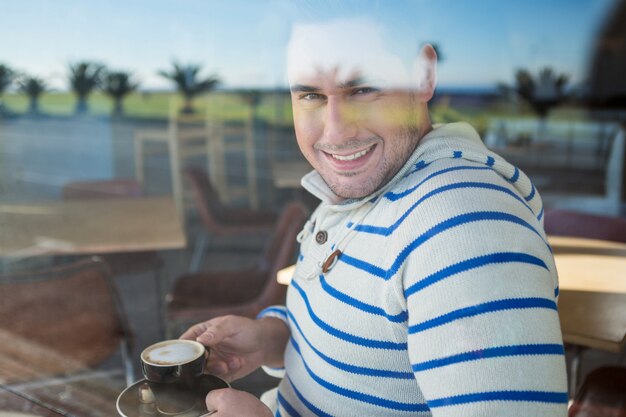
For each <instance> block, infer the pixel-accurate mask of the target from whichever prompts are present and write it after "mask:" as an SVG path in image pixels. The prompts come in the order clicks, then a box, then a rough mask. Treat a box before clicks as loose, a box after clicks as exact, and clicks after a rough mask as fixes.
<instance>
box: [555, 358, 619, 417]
mask: <svg viewBox="0 0 626 417" xmlns="http://www.w3.org/2000/svg"><path fill="white" fill-rule="evenodd" d="M567 415H568V417H626V368H625V367H623V366H603V367H600V368H597V369H594V370H593V371H591V372H590V373H589V374H588V375H587V377H586V378H585V380H584V381H583V383H582V385H581V387H580V389H579V390H578V391H577V392H576V394H575V395H574V399H573V401H572V404H571V406H570V408H569V410H568V413H567Z"/></svg>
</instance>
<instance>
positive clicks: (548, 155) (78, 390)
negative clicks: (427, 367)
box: [0, 0, 626, 416]
mask: <svg viewBox="0 0 626 417" xmlns="http://www.w3.org/2000/svg"><path fill="white" fill-rule="evenodd" d="M364 3H366V4H365V5H364V6H363V8H362V10H363V12H362V13H363V14H367V13H368V10H370V9H371V10H373V11H376V12H377V13H378V14H379V15H380V16H382V18H384V19H394V17H397V16H400V15H407V14H409V15H410V14H414V15H416V16H427V17H428V18H424V17H422V18H421V20H419V21H418V20H416V25H418V24H422V25H424V29H423V32H424V33H425V34H428V35H427V36H428V38H427V39H419V40H418V39H416V40H415V50H416V51H417V50H419V46H420V44H421V43H422V42H424V41H428V42H430V43H432V44H433V46H435V49H436V50H437V52H438V55H439V86H438V88H437V92H436V94H435V97H434V98H433V100H432V102H431V104H430V108H431V112H432V118H433V121H434V122H435V123H447V122H454V121H467V122H469V123H471V124H472V125H473V126H474V127H475V128H476V129H477V130H478V132H479V133H480V134H481V136H482V138H483V140H484V142H485V144H486V145H487V146H488V147H489V148H490V149H492V150H494V151H496V152H497V153H499V154H501V155H502V156H504V157H505V158H507V159H508V160H509V161H511V162H512V163H514V164H516V165H517V166H518V167H519V168H520V169H522V170H523V171H525V172H526V173H527V174H528V175H529V176H530V178H531V179H532V180H533V181H534V183H535V185H536V186H537V188H538V189H539V191H540V192H541V195H542V197H543V200H544V205H545V210H546V216H545V221H546V228H547V230H548V233H551V234H555V235H563V236H577V237H581V238H594V239H600V240H603V241H609V242H613V243H615V245H616V246H615V247H612V249H611V250H612V251H613V252H612V253H613V255H615V256H616V257H618V258H622V260H623V259H626V245H625V244H626V227H624V223H626V200H625V196H626V170H625V169H624V163H625V158H626V146H625V140H626V139H625V132H626V77H625V76H624V74H626V29H625V28H626V2H624V1H617V0H579V1H575V2H567V1H564V0H554V1H550V2H544V1H539V0H530V1H525V2H501V1H493V0H488V1H484V2H480V3H479V4H476V3H475V2H471V3H470V2H460V1H452V0H446V1H415V2H412V1H400V2H376V1H373V0H372V1H367V2H364ZM316 8H320V9H324V8H326V9H328V11H327V12H323V13H322V14H326V17H333V16H334V13H339V14H340V13H343V12H345V10H344V9H343V8H342V9H341V11H340V12H337V10H335V9H334V8H333V7H331V6H329V4H327V3H326V2H321V3H319V4H315V3H312V2H308V1H302V2H287V1H270V0H265V1H251V0H236V1H230V2H218V1H209V2H195V1H190V0H186V1H180V2H168V1H164V0H160V1H150V2H148V1H137V2H132V3H131V2H121V1H117V0H116V1H109V2H103V3H94V2H87V3H85V2H78V1H72V0H62V1H57V2H45V1H43V0H39V1H31V2H7V3H6V4H3V5H2V13H1V14H0V273H1V274H2V279H1V280H0V313H1V314H0V315H1V317H0V340H1V343H0V345H1V346H2V348H0V385H2V387H3V389H0V410H1V409H3V408H4V409H7V410H9V409H10V410H14V411H22V412H25V411H28V412H30V413H31V414H35V415H58V414H54V412H53V411H50V410H49V408H56V409H57V411H58V410H65V411H64V412H66V413H67V414H65V415H78V416H83V415H93V416H99V415H103V416H104V415H107V416H110V415H114V414H115V398H116V397H117V394H119V392H120V391H121V390H122V389H123V388H124V386H125V384H126V383H127V382H130V381H134V380H136V379H138V378H139V375H140V374H139V373H138V367H137V364H138V356H139V352H140V351H141V350H142V349H143V348H144V347H146V346H148V345H149V344H151V343H154V342H156V341H158V340H161V339H163V338H166V337H177V336H178V335H180V333H181V332H182V331H183V330H184V329H185V328H186V327H187V326H188V325H189V324H191V323H194V322H196V321H198V320H201V319H207V318H210V317H214V316H217V315H221V314H226V313H237V314H246V315H249V316H251V317H254V315H255V314H256V313H257V312H258V311H259V310H260V309H262V308H263V307H265V306H268V305H271V304H276V303H280V302H281V300H282V299H283V297H284V292H285V286H284V285H281V284H278V283H277V282H276V273H277V272H278V270H280V269H282V268H284V267H286V266H288V265H290V264H291V263H293V261H294V259H295V256H296V251H297V248H296V247H295V245H294V242H293V241H294V239H295V234H296V233H297V231H298V230H299V226H300V225H301V224H302V223H303V222H304V219H305V218H306V215H307V213H309V212H310V211H311V210H312V209H313V208H314V207H315V204H316V202H315V201H314V200H313V198H312V197H310V196H309V195H308V194H307V193H306V192H305V191H304V190H303V189H302V188H301V186H300V181H299V180H300V177H301V176H302V175H303V174H304V173H306V172H308V170H310V166H309V165H308V164H307V162H306V161H305V160H304V159H303V157H302V156H301V154H300V152H299V149H298V146H297V143H296V140H295V137H294V133H293V123H292V118H291V104H290V97H289V92H288V88H287V83H286V80H285V73H284V57H283V52H284V50H283V47H284V43H285V41H286V39H287V36H288V33H289V24H290V22H292V21H296V20H297V19H298V18H299V17H300V16H301V15H302V14H304V15H306V14H307V13H310V12H311V10H313V9H316ZM318 12H319V11H318ZM416 19H417V17H416ZM404 41H406V39H405V40H404ZM579 214H580V215H581V216H582V217H577V215H579ZM586 215H587V216H586ZM568 216H569V217H568ZM585 216H586V217H585ZM619 242H621V243H622V246H620V243H619ZM92 256H97V257H98V258H97V259H93V258H92ZM618 265H621V266H617V267H616V268H621V267H622V266H624V265H626V264H624V263H623V262H622V263H621V264H618ZM34 271H36V272H34ZM614 273H615V272H614ZM616 275H619V276H620V277H621V279H622V280H624V279H626V269H622V270H621V272H618V273H616ZM624 287H625V284H624V282H621V283H616V284H615V288H617V289H615V290H614V291H613V290H609V291H608V292H612V293H614V294H612V296H615V297H617V298H615V299H612V301H611V302H612V303H613V304H612V306H613V309H612V310H611V313H610V316H607V317H606V320H604V321H606V322H609V323H611V326H613V327H614V328H613V330H615V332H617V333H618V334H621V335H622V338H621V339H620V340H618V341H617V345H612V346H611V347H609V348H606V347H604V348H603V346H602V345H597V344H596V345H593V346H589V345H577V344H575V343H573V344H568V349H567V359H568V369H569V370H570V371H571V372H574V373H576V374H577V375H576V379H575V380H574V381H573V382H572V378H573V377H574V375H572V374H570V384H572V383H573V385H571V389H570V395H572V396H573V395H574V393H575V391H577V390H578V389H579V388H580V386H581V384H582V383H583V381H586V378H587V376H589V375H590V374H591V373H592V371H594V370H597V369H598V368H601V367H604V366H607V365H608V366H619V365H621V367H623V366H624V365H626V361H625V358H624V337H623V335H624V334H626V298H625V297H626V294H625V293H626V291H625V290H624ZM87 295H90V296H89V297H87ZM77 300H81V301H80V303H79V305H76V304H77ZM105 316H106V317H109V318H108V319H107V320H109V319H110V322H109V323H100V321H102V320H101V319H98V317H105ZM604 321H603V322H604ZM83 325H86V326H85V327H81V326H83ZM100 325H102V326H104V329H103V330H101V332H102V333H101V334H109V337H106V338H102V340H95V338H94V337H91V336H90V334H91V333H94V332H95V329H96V328H97V326H100ZM89 329H91V330H89ZM107 332H108V333H107ZM96 333H97V332H96ZM59 335H62V336H59ZM76 335H81V337H76ZM91 345H93V346H94V347H93V348H89V349H86V348H85V346H91ZM120 345H121V346H122V347H123V348H122V349H118V347H119V346H120ZM9 346H10V347H9ZM78 347H80V348H78ZM85 350H89V351H90V352H85ZM80 352H82V353H80ZM81 355H82V356H81ZM83 356H84V357H83ZM29 364H32V365H29ZM132 367H134V368H135V369H134V373H132V372H133V371H130V370H129V369H130V368H132ZM86 368H88V369H90V371H91V372H89V373H86V372H84V370H85V369H86ZM620 369H622V371H623V368H620ZM611 371H612V372H619V371H616V369H613V368H612V369H611ZM611 375H612V376H611V377H610V378H619V376H616V375H617V374H615V375H613V374H611ZM622 378H623V377H622ZM618 380H619V379H615V381H618ZM621 381H623V379H622V380H621ZM276 384H277V381H276V380H275V379H273V378H271V377H268V376H265V375H264V374H262V373H260V372H259V373H256V374H253V375H252V376H250V377H249V378H246V379H245V380H243V381H240V382H239V383H237V384H235V386H237V387H240V388H242V389H246V390H248V391H250V392H253V393H255V394H260V393H261V392H262V391H264V390H266V389H268V388H271V387H272V386H275V385H276ZM621 386H622V388H623V387H624V386H626V384H622V385H621ZM586 389H588V390H590V389H592V388H586ZM593 389H595V388H593ZM621 394H624V397H623V398H626V393H625V392H624V391H623V390H622V391H621ZM621 394H619V395H618V397H619V396H620V395H621ZM18 397H19V398H22V399H23V398H24V397H26V398H28V399H29V401H30V402H29V403H28V404H26V403H23V402H20V400H19V398H18ZM581 398H582V397H581ZM33 404H36V405H33ZM623 405H624V404H623V402H622V406H623ZM46 413H48V414H46ZM0 415H3V414H2V412H1V411H0Z"/></svg>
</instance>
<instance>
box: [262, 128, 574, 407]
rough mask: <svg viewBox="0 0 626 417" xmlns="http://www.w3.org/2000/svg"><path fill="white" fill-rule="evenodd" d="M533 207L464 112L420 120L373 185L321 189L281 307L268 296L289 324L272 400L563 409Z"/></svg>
mask: <svg viewBox="0 0 626 417" xmlns="http://www.w3.org/2000/svg"><path fill="white" fill-rule="evenodd" d="M315 176H316V174H315V173H313V174H309V176H307V177H305V180H304V183H305V185H306V182H307V181H308V182H310V181H317V183H316V184H315V186H314V187H311V188H314V189H317V190H319V189H321V188H322V187H321V186H320V183H319V181H320V179H319V178H315ZM320 197H321V198H322V199H323V200H324V199H325V198H326V196H325V195H324V194H322V195H320ZM542 213H543V210H542V207H541V200H540V198H539V195H538V194H537V192H536V191H535V188H534V187H533V186H532V184H531V183H530V181H529V180H528V178H527V177H526V176H525V175H524V174H523V173H521V172H520V171H519V170H517V169H516V168H515V167H512V166H511V165H509V164H508V163H506V162H505V161H504V160H502V159H501V158H500V157H498V156H497V155H495V154H492V153H490V152H489V151H487V150H486V149H485V148H484V147H483V145H482V143H481V142H480V139H479V138H478V136H477V135H476V134H475V132H474V131H473V130H471V128H469V127H468V126H467V125H465V124H454V125H446V126H443V127H440V128H437V129H435V130H434V131H433V132H431V133H430V134H428V135H427V136H426V137H425V138H423V139H422V142H421V143H420V145H419V146H418V148H417V149H416V151H415V152H414V154H413V155H412V157H411V158H410V160H409V161H408V162H407V164H406V165H405V167H404V168H403V169H402V170H401V171H400V172H399V173H398V175H396V177H395V178H394V179H393V180H392V181H391V182H390V183H389V184H388V185H387V186H386V187H384V188H383V189H381V190H379V192H378V193H376V195H372V196H371V197H370V198H366V199H363V200H359V201H352V202H347V203H343V204H337V203H331V202H329V201H326V202H323V203H322V204H321V205H320V207H319V208H318V209H317V210H316V212H315V213H314V214H313V216H312V219H313V220H314V222H313V221H312V222H310V223H308V224H307V226H306V227H305V230H304V232H303V235H302V239H301V253H302V255H301V256H300V259H299V261H298V265H297V268H296V273H295V276H294V279H293V281H292V284H291V286H290V288H289V292H288V299H287V309H286V310H284V311H280V310H278V309H271V310H270V311H269V312H271V311H273V312H274V313H273V314H274V315H276V314H278V315H280V316H282V318H283V319H285V320H286V321H287V322H288V324H289V327H290V329H291V340H290V342H289V343H288V346H287V348H286V351H285V368H286V376H285V378H284V379H283V381H282V382H281V384H280V390H279V397H278V400H279V401H278V404H279V409H278V411H277V415H281V416H326V415H332V416H356V415H363V416H403V415H406V416H435V417H443V416H481V417H484V416H490V415H493V416H530V415H533V416H546V417H550V416H565V414H566V403H567V395H566V381H565V363H564V356H563V346H562V340H561V333H560V327H559V322H558V316H557V312H556V297H555V294H556V293H557V291H558V290H557V277H556V269H555V266H554V261H553V259H552V255H551V251H550V248H549V246H548V244H547V243H546V238H545V234H544V232H543V229H542V225H541V221H542ZM320 230H324V231H326V232H327V233H328V240H327V242H326V243H325V244H323V245H320V244H318V243H316V241H315V234H316V233H317V232H318V231H320ZM337 248H338V249H340V250H341V251H342V255H341V256H340V257H339V259H338V260H337V262H336V263H335V264H334V266H333V267H332V269H330V270H329V271H328V272H326V273H323V272H322V271H321V264H322V263H323V262H324V260H326V259H327V257H328V256H329V255H330V254H331V253H332V252H333V251H334V250H335V249H337ZM277 312H278V313H277Z"/></svg>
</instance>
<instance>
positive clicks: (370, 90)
mask: <svg viewBox="0 0 626 417" xmlns="http://www.w3.org/2000/svg"><path fill="white" fill-rule="evenodd" d="M378 91H379V90H378V88H374V87H360V88H356V89H354V90H353V91H352V95H355V96H357V95H366V94H372V93H376V92H378Z"/></svg>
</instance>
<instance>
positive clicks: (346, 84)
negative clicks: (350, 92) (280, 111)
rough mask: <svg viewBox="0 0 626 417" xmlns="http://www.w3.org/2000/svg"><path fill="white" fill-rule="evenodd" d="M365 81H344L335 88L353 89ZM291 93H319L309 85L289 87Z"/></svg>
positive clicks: (356, 79) (316, 88) (359, 79)
mask: <svg viewBox="0 0 626 417" xmlns="http://www.w3.org/2000/svg"><path fill="white" fill-rule="evenodd" d="M365 82H366V80H365V79H364V78H362V77H357V78H354V79H352V80H349V81H346V82H344V83H339V84H338V85H337V87H339V88H342V89H343V88H354V87H357V86H359V85H363V84H365ZM290 90H291V92H292V93H317V92H319V91H320V88H318V87H311V86H309V85H303V84H294V85H292V86H291V87H290Z"/></svg>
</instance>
